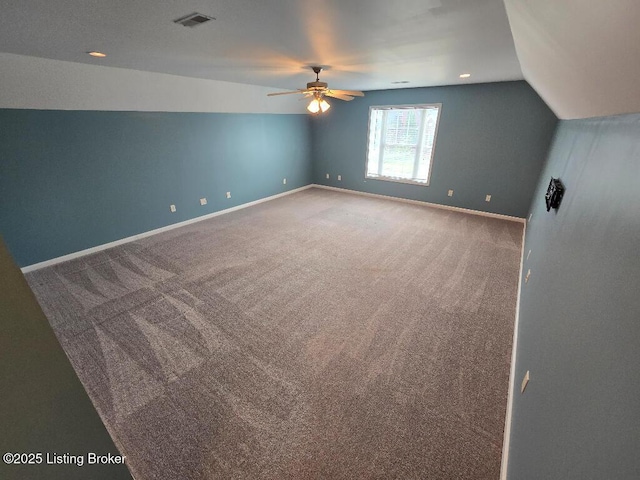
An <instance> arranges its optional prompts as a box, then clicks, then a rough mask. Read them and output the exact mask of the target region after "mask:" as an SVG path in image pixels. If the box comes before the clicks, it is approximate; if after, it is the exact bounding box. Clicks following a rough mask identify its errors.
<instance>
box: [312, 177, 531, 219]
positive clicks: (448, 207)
mask: <svg viewBox="0 0 640 480" xmlns="http://www.w3.org/2000/svg"><path fill="white" fill-rule="evenodd" d="M311 186H312V187H317V188H324V189H326V190H335V191H338V192H344V193H353V194H356V195H364V196H365V197H374V198H384V199H386V200H395V201H397V202H403V203H412V204H414V205H422V206H425V207H433V208H440V209H442V210H453V211H454V212H460V213H469V214H471V215H479V216H481V217H490V218H499V219H501V220H509V221H511V222H518V223H526V221H525V219H524V218H520V217H512V216H510V215H503V214H501V213H491V212H483V211H481V210H471V209H470V208H462V207H453V206H451V205H441V204H439V203H431V202H423V201H422V200H411V199H408V198H401V197H391V196H389V195H381V194H379V193H369V192H361V191H359V190H350V189H348V188H338V187H330V186H329V185H319V184H317V183H314V184H313V185H311Z"/></svg>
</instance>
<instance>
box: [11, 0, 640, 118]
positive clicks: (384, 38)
mask: <svg viewBox="0 0 640 480" xmlns="http://www.w3.org/2000/svg"><path fill="white" fill-rule="evenodd" d="M0 6H1V9H0V12H2V15H1V16H0V52H5V53H13V54H19V55H28V56H33V57H43V58H50V59H57V60H66V61H71V62H80V63H87V64H93V65H105V66H111V67H120V68H127V69H134V70H143V71H149V72H162V73H169V74H174V75H181V76H184V77H194V78H204V79H211V80H223V81H228V82H235V83H243V84H250V85H259V86H264V87H271V88H274V89H278V88H282V89H296V88H300V87H303V86H304V85H305V84H306V82H308V81H311V80H313V73H312V72H311V71H310V69H309V68H308V67H309V66H310V65H314V64H315V65H318V64H319V65H323V66H326V67H327V68H326V71H325V72H323V74H322V75H321V79H322V80H325V81H327V82H329V84H330V86H332V87H333V88H338V89H357V90H377V89H389V88H405V87H421V86H435V85H455V84H459V83H479V82H496V81H505V80H518V79H522V78H525V79H526V80H527V81H528V82H529V83H530V84H531V85H532V86H533V88H534V89H535V90H536V91H537V92H538V93H539V94H540V96H541V97H542V98H543V99H544V100H545V101H546V102H547V104H548V105H549V106H550V107H551V109H552V110H553V111H554V112H555V113H556V115H558V116H559V117H560V118H585V117H594V116H602V115H613V114H620V113H630V112H640V82H639V81H638V76H639V75H640V0H607V1H594V0H403V1H395V2H394V1H389V0H342V1H340V0H262V1H259V0H217V1H216V2H212V1H210V0H209V1H207V0H162V1H158V0H135V1H132V0H109V1H99V0H2V3H1V4H0ZM192 12H200V13H202V14H205V15H210V16H213V17H215V18H216V20H215V21H212V22H210V23H208V24H204V25H201V26H199V27H196V28H187V27H183V26H181V25H177V24H175V23H173V20H175V19H177V18H179V17H182V16H184V15H187V14H190V13H192ZM507 14H508V17H507ZM514 40H515V42H514ZM90 50H99V51H103V52H105V53H107V54H108V56H107V57H106V58H104V59H95V58H93V57H90V56H88V55H87V53H86V52H87V51H90ZM516 52H517V53H516ZM521 66H522V69H521ZM466 72H468V73H471V74H472V76H471V78H470V79H467V80H461V79H460V78H459V77H458V76H459V74H461V73H466ZM402 81H407V82H408V83H400V84H398V83H394V82H402Z"/></svg>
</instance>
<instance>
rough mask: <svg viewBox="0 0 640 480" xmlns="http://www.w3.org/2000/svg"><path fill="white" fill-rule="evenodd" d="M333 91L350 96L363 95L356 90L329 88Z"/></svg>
mask: <svg viewBox="0 0 640 480" xmlns="http://www.w3.org/2000/svg"><path fill="white" fill-rule="evenodd" d="M331 91H332V92H333V93H340V94H342V95H351V96H352V97H364V93H362V92H359V91H358V90H334V89H331Z"/></svg>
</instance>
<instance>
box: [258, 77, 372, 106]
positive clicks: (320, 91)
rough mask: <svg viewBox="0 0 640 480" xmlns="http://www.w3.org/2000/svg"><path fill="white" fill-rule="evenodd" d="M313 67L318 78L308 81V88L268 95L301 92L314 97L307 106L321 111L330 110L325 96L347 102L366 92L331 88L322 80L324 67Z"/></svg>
mask: <svg viewBox="0 0 640 480" xmlns="http://www.w3.org/2000/svg"><path fill="white" fill-rule="evenodd" d="M311 69H312V70H313V71H314V73H315V74H316V80H315V81H314V82H309V83H307V88H306V89H303V88H301V89H298V90H293V91H291V92H277V93H268V94H267V96H268V97H273V96H276V95H290V94H292V93H301V94H303V95H304V97H303V98H309V97H313V99H312V100H311V103H310V104H309V106H308V107H307V110H309V111H310V112H311V113H321V112H326V111H327V110H329V107H331V105H329V102H327V101H326V100H325V99H324V97H333V98H337V99H339V100H345V101H347V102H349V101H351V100H353V97H364V93H362V92H358V91H357V90H334V89H330V88H329V86H328V84H327V83H326V82H321V81H320V72H321V71H322V67H311Z"/></svg>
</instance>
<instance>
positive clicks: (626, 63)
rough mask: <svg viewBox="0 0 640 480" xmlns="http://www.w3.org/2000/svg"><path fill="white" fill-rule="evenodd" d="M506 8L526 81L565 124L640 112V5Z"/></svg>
mask: <svg viewBox="0 0 640 480" xmlns="http://www.w3.org/2000/svg"><path fill="white" fill-rule="evenodd" d="M505 6H506V10H507V14H508V16H509V22H510V24H511V31H512V33H513V38H514V42H515V46H516V51H517V52H518V58H519V60H520V66H521V68H522V72H523V74H524V77H525V79H526V80H527V81H528V82H529V83H530V84H531V86H532V87H533V88H534V89H535V90H536V91H537V92H538V94H539V95H540V96H541V97H542V98H543V99H544V101H545V102H546V103H547V105H549V107H550V108H551V109H552V110H553V111H554V112H555V114H556V115H557V116H558V117H559V118H562V119H574V118H588V117H599V116H607V115H616V114H623V113H637V112H640V1H638V0H607V1H604V2H600V1H590V0H505Z"/></svg>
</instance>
